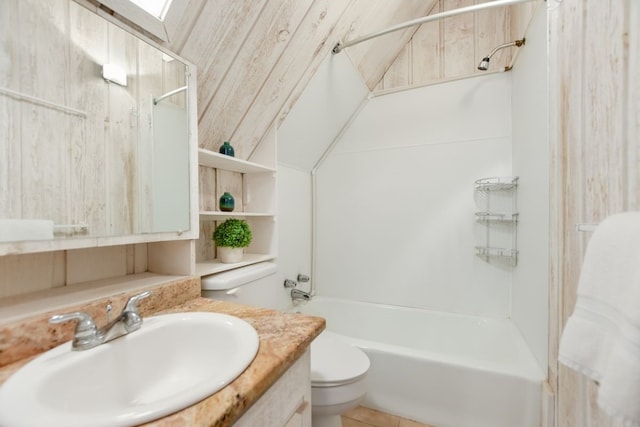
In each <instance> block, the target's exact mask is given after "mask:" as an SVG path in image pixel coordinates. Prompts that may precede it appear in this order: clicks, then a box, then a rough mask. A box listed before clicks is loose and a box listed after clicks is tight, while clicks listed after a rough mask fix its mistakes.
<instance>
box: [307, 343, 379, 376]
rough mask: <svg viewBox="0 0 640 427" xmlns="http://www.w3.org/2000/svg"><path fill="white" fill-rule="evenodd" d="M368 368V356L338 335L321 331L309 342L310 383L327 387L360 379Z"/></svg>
mask: <svg viewBox="0 0 640 427" xmlns="http://www.w3.org/2000/svg"><path fill="white" fill-rule="evenodd" d="M368 370H369V358H368V357H367V355H366V354H365V353H364V352H363V351H362V350H360V349H359V348H358V347H356V346H354V345H351V344H349V343H347V342H345V341H344V340H342V339H341V338H340V336H339V335H337V334H334V333H332V332H329V331H324V332H322V333H321V334H320V335H319V336H318V337H317V338H316V339H315V340H313V342H312V343H311V384H312V385H313V386H316V387H322V386H325V387H328V386H332V385H339V384H344V383H350V382H353V381H356V380H358V379H360V378H361V377H362V376H364V374H366V373H367V371H368Z"/></svg>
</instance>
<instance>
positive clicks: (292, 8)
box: [169, 0, 437, 159]
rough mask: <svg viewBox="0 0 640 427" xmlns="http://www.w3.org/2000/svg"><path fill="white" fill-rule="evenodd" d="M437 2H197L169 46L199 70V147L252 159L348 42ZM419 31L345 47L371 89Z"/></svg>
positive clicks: (415, 15)
mask: <svg viewBox="0 0 640 427" xmlns="http://www.w3.org/2000/svg"><path fill="white" fill-rule="evenodd" d="M436 3H437V0H426V1H425V0H276V1H274V0H271V1H269V0H215V1H212V0H191V2H190V4H189V7H188V9H187V12H186V13H185V16H184V17H183V20H182V21H183V22H182V25H181V26H180V29H181V30H180V33H179V34H178V35H177V37H176V38H175V39H174V40H173V41H172V43H171V44H170V46H169V47H170V48H171V49H172V50H173V51H174V52H176V53H178V54H179V55H181V56H182V57H184V58H185V59H187V60H189V61H191V62H193V63H194V64H195V65H196V66H197V68H198V133H199V145H200V147H203V148H208V149H211V150H216V149H217V148H218V147H219V146H220V145H221V144H222V142H223V141H226V140H229V141H231V142H232V145H233V146H234V147H235V149H236V156H237V157H240V158H245V159H246V158H248V157H249V156H250V155H251V153H252V152H253V150H254V149H255V147H256V146H257V144H259V142H260V141H261V139H262V138H263V137H264V135H266V134H267V132H268V131H269V129H271V127H272V126H274V125H275V126H277V125H278V124H279V123H281V121H282V120H283V119H284V117H285V116H286V114H287V112H288V111H290V109H291V107H292V106H293V104H294V103H295V102H296V100H297V99H298V97H299V96H300V95H301V94H302V91H303V90H304V88H305V86H306V84H307V83H308V82H309V80H310V79H311V77H312V76H313V74H314V73H315V71H316V70H317V68H318V67H319V65H320V64H321V62H322V61H323V59H324V58H325V57H326V55H330V54H331V53H330V52H331V49H332V48H333V46H334V45H335V44H336V43H337V42H339V41H341V40H351V39H354V38H356V37H358V36H361V35H364V34H367V33H370V32H373V31H378V30H381V29H384V28H386V27H389V26H391V25H395V24H398V23H400V22H404V21H407V20H409V19H414V18H418V17H421V16H425V15H427V14H428V13H429V11H430V10H431V9H432V8H433V6H434V5H435V4H436ZM415 30H416V28H415V27H414V28H409V29H406V30H403V31H398V32H395V33H392V34H389V35H386V36H383V37H380V38H377V39H374V40H372V41H368V42H366V43H363V44H360V45H357V46H354V47H351V48H348V49H345V50H344V51H343V52H342V53H340V54H341V55H343V54H347V55H349V57H350V58H351V60H352V62H353V64H354V65H355V66H356V67H357V69H358V70H359V72H360V74H361V75H362V78H363V80H364V81H365V83H366V84H367V86H368V87H369V88H370V89H372V88H374V87H375V86H376V84H377V83H378V82H379V81H380V79H381V78H382V76H383V75H384V73H385V71H386V70H387V69H388V68H389V66H390V65H391V64H392V63H393V61H394V59H395V58H396V57H397V55H398V54H399V52H400V51H401V50H402V49H403V47H404V46H405V45H406V44H407V42H408V41H409V40H410V38H411V36H412V35H413V33H414V32H415Z"/></svg>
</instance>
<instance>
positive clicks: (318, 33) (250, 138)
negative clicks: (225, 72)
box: [231, 0, 349, 156]
mask: <svg viewBox="0 0 640 427" xmlns="http://www.w3.org/2000/svg"><path fill="white" fill-rule="evenodd" d="M348 5H349V2H347V1H344V2H343V1H339V2H336V1H331V0H320V1H318V0H316V1H314V2H313V3H312V5H311V7H310V8H309V11H308V12H307V13H306V15H305V17H304V19H303V20H302V22H301V23H300V26H299V28H298V31H296V32H295V33H294V34H292V35H291V41H290V42H289V44H288V46H287V48H286V49H285V50H284V51H283V52H282V55H281V56H280V58H279V59H278V61H277V62H276V63H275V65H274V67H273V69H272V70H271V72H270V73H269V75H268V76H267V78H266V80H265V82H264V84H263V85H262V87H261V88H260V90H259V92H258V93H257V94H256V96H255V99H254V100H253V102H252V103H251V105H250V106H249V107H248V109H247V110H246V112H245V114H244V115H243V116H242V118H241V120H240V122H239V123H238V125H237V126H236V129H235V130H234V132H233V134H232V135H231V139H233V140H234V141H236V142H240V143H241V145H243V146H246V147H247V149H246V152H248V153H253V150H254V149H255V148H256V146H257V145H258V144H259V143H260V141H261V140H262V139H263V138H264V136H265V135H266V133H267V131H268V129H269V128H270V127H271V124H272V123H273V120H274V116H273V112H274V111H275V110H277V109H279V108H280V107H281V105H282V102H283V100H284V99H286V98H287V97H288V96H290V95H291V94H292V92H293V91H294V89H295V88H296V86H297V84H298V83H299V81H298V80H297V79H295V78H290V77H291V76H302V75H304V73H305V71H306V70H307V68H308V67H309V66H310V65H309V64H314V60H315V59H317V58H324V57H325V56H326V55H328V54H329V49H328V47H329V46H328V43H327V39H328V38H329V37H330V34H331V32H332V30H333V29H334V28H335V25H336V22H337V21H339V20H340V17H341V16H343V14H344V13H345V9H346V8H347V6H348ZM249 156H250V154H249Z"/></svg>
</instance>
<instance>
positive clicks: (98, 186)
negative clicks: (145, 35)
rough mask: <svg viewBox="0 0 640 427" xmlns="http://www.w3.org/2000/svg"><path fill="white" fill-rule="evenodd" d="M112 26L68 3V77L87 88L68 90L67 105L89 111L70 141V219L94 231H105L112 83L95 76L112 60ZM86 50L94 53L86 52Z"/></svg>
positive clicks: (74, 4) (104, 232) (100, 232)
mask: <svg viewBox="0 0 640 427" xmlns="http://www.w3.org/2000/svg"><path fill="white" fill-rule="evenodd" d="M107 28H108V26H107V23H106V22H105V21H104V20H103V19H101V18H99V17H98V16H97V15H96V14H94V13H92V12H90V11H89V10H87V9H85V8H84V7H82V6H80V5H78V4H76V3H74V2H71V3H70V29H69V37H70V40H71V45H70V50H71V53H70V66H69V69H70V79H71V80H72V81H74V82H76V83H78V84H79V85H82V87H83V88H84V90H82V91H80V90H72V91H69V103H70V104H71V105H72V106H74V108H76V109H78V110H80V111H85V112H86V113H87V118H86V119H85V122H84V123H82V124H83V125H84V126H83V127H82V131H83V134H82V135H81V136H80V137H79V138H77V139H74V140H72V141H71V144H72V146H71V159H72V160H71V164H72V167H71V173H72V177H71V182H72V183H73V185H72V186H71V190H70V191H71V200H73V201H74V202H73V203H71V204H70V210H71V212H70V216H69V218H68V219H67V222H68V223H71V224H73V223H82V224H87V225H88V227H89V230H90V231H91V233H94V234H95V235H105V234H106V232H107V227H106V225H107V221H106V203H105V200H104V194H105V192H106V182H105V163H104V157H105V150H106V146H107V144H106V142H107V140H106V139H105V124H104V119H105V117H107V116H108V105H107V104H106V103H105V102H101V100H105V99H107V95H108V85H106V84H105V83H104V81H103V80H102V79H97V78H96V74H99V70H98V65H97V64H104V63H106V62H107V59H108V55H107V53H108V50H107V46H108V29H107ZM87 52H93V54H92V55H87Z"/></svg>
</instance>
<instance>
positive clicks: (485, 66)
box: [478, 39, 524, 71]
mask: <svg viewBox="0 0 640 427" xmlns="http://www.w3.org/2000/svg"><path fill="white" fill-rule="evenodd" d="M523 44H524V39H521V40H515V41H512V42H510V43H505V44H501V45H500V46H497V47H496V48H494V49H493V50H492V51H491V53H490V54H489V55H487V56H485V57H484V58H482V61H480V63H479V64H478V70H480V71H487V70H488V69H489V61H491V57H492V56H493V55H494V54H495V53H496V52H497V51H499V50H500V49H504V48H505V47H511V46H517V47H520V46H522V45H523Z"/></svg>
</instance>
